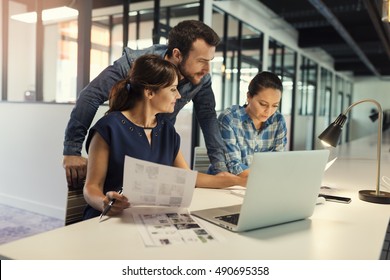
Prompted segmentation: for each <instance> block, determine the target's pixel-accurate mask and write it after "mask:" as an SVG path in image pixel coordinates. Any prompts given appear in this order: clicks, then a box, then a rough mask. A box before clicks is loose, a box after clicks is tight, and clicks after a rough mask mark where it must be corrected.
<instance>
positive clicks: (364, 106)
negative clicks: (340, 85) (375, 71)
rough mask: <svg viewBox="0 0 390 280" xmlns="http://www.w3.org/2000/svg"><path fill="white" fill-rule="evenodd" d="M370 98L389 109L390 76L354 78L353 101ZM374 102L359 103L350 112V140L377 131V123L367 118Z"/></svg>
mask: <svg viewBox="0 0 390 280" xmlns="http://www.w3.org/2000/svg"><path fill="white" fill-rule="evenodd" d="M366 98H371V99H375V100H376V101H378V102H379V103H380V104H381V107H382V109H383V110H385V109H390V77H387V78H381V79H380V78H376V77H372V78H358V79H355V83H354V93H353V99H352V101H353V102H356V101H359V100H362V99H366ZM372 108H376V106H375V104H374V103H370V102H367V103H361V104H359V105H357V106H355V107H354V108H352V110H351V112H350V114H351V115H350V116H351V120H352V123H351V130H350V134H351V140H354V139H357V138H360V137H363V136H366V135H369V134H373V133H377V129H378V127H377V123H376V122H375V123H372V122H371V120H370V119H369V118H368V116H369V115H370V111H371V109H372Z"/></svg>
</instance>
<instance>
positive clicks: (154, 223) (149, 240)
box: [133, 207, 218, 247]
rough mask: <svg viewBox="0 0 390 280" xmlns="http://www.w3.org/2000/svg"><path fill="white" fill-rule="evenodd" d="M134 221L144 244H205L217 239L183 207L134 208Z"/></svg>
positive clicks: (154, 245)
mask: <svg viewBox="0 0 390 280" xmlns="http://www.w3.org/2000/svg"><path fill="white" fill-rule="evenodd" d="M133 212H134V213H133V217H134V221H135V223H136V224H137V227H138V231H139V232H140V234H141V236H142V239H143V240H144V243H145V245H146V246H148V247H150V246H153V247H156V246H157V247H158V246H167V245H178V244H188V243H191V244H207V243H210V242H216V241H218V240H217V238H216V237H215V236H214V235H212V234H210V232H209V231H208V230H207V229H206V228H205V227H202V226H201V225H200V224H199V223H198V222H196V221H195V220H194V218H193V217H192V216H191V215H190V213H189V212H188V210H187V209H184V208H177V209H174V208H165V209H161V208H160V209H158V208H152V207H149V208H147V209H142V210H141V209H135V211H133Z"/></svg>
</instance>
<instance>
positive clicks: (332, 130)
mask: <svg viewBox="0 0 390 280" xmlns="http://www.w3.org/2000/svg"><path fill="white" fill-rule="evenodd" d="M346 119H347V117H346V116H345V115H343V114H340V115H339V116H338V117H337V119H336V120H335V121H334V122H333V123H331V124H330V125H329V126H328V127H327V128H326V129H325V130H324V131H323V132H322V133H321V134H320V135H319V136H318V138H319V139H320V140H322V141H323V142H325V143H326V144H328V145H331V146H333V147H336V146H337V144H338V142H339V139H340V135H341V131H342V129H343V125H344V123H345V121H346Z"/></svg>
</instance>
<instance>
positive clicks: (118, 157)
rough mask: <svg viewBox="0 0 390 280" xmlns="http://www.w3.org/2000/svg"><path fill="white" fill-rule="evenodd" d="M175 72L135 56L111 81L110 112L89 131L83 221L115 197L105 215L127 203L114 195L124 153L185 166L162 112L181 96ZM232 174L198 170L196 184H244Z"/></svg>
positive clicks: (176, 136) (169, 109)
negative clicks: (121, 76) (122, 75)
mask: <svg viewBox="0 0 390 280" xmlns="http://www.w3.org/2000/svg"><path fill="white" fill-rule="evenodd" d="M178 75H179V73H178V70H177V68H176V67H175V65H174V64H172V63H171V62H169V61H167V60H164V59H163V58H161V57H160V56H157V55H151V54H149V55H143V56H140V57H139V58H138V59H137V60H136V61H135V63H134V65H133V67H132V68H131V70H130V73H129V75H128V77H126V79H124V80H121V81H119V82H118V83H116V84H115V85H114V87H113V88H112V90H111V92H110V96H109V107H110V108H109V110H108V112H107V113H106V115H105V116H104V117H102V118H101V119H100V120H99V121H98V122H97V123H96V124H95V125H94V126H93V127H92V128H91V129H90V131H89V135H88V138H87V142H86V148H87V151H88V169H87V178H86V182H85V186H84V197H85V200H86V201H87V203H88V206H87V208H86V211H85V212H84V219H88V218H92V217H96V216H99V215H100V214H101V212H102V211H103V209H104V208H105V207H106V206H107V204H108V203H109V201H110V200H112V199H116V202H115V203H114V204H113V206H112V207H111V209H110V211H109V212H108V213H107V215H116V214H118V213H121V212H122V211H123V209H125V208H127V207H129V206H130V205H129V202H128V200H127V198H126V197H125V196H123V195H120V194H118V193H117V191H118V190H119V189H121V188H122V184H123V167H124V159H125V155H128V156H131V157H134V158H137V159H141V160H146V161H150V162H154V163H159V164H165V165H169V166H175V167H180V168H185V169H189V167H188V165H187V163H186V161H185V159H184V157H183V154H182V153H181V151H180V136H179V134H177V132H176V130H175V128H174V126H173V124H172V123H171V122H170V121H169V120H167V119H166V116H165V114H161V113H171V112H173V111H174V108H175V104H176V101H177V100H178V99H179V98H180V94H179V92H178V90H177V85H178ZM245 183H246V180H243V179H242V178H240V177H238V176H234V175H231V174H230V175H227V174H225V176H214V175H207V174H201V173H198V176H197V180H196V186H197V187H211V188H218V187H227V186H232V185H245Z"/></svg>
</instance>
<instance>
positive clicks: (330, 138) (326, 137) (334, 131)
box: [318, 99, 390, 204]
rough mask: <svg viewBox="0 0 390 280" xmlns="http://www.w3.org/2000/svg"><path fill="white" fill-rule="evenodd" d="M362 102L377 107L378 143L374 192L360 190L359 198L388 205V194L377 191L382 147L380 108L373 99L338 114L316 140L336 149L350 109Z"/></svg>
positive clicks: (389, 201)
mask: <svg viewBox="0 0 390 280" xmlns="http://www.w3.org/2000/svg"><path fill="white" fill-rule="evenodd" d="M363 102H372V103H374V104H375V105H376V106H377V107H378V118H379V120H378V141H377V174H376V190H375V191H373V190H361V191H359V198H360V199H361V200H363V201H368V202H372V203H380V204H390V193H388V192H383V191H380V190H379V188H380V187H379V186H380V180H381V176H380V172H381V146H382V115H383V111H382V107H381V105H380V104H379V103H378V102H377V101H376V100H374V99H363V100H360V101H357V102H355V103H352V104H351V105H350V106H349V107H348V108H347V109H346V110H345V111H344V113H342V114H340V115H339V116H338V117H337V119H336V120H335V121H334V122H333V123H331V124H330V125H329V126H328V128H327V129H325V130H324V131H323V132H322V133H321V134H320V135H319V136H318V138H319V139H320V140H322V143H323V144H324V145H327V146H333V147H336V146H337V144H338V142H339V138H340V135H341V129H342V128H343V125H344V123H345V121H346V120H347V114H348V112H349V111H350V110H351V109H352V107H354V106H356V105H358V104H360V103H363Z"/></svg>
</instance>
